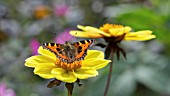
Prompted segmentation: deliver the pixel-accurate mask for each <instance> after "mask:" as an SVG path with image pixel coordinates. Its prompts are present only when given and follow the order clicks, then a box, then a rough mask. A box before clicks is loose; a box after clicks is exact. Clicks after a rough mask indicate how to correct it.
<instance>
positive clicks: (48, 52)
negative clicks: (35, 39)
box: [38, 46, 56, 62]
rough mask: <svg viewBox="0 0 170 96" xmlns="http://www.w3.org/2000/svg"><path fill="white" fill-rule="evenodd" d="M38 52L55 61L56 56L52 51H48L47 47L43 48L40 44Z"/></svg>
mask: <svg viewBox="0 0 170 96" xmlns="http://www.w3.org/2000/svg"><path fill="white" fill-rule="evenodd" d="M38 53H39V54H41V55H43V56H45V57H47V58H48V59H50V60H52V61H53V62H55V60H56V56H55V54H54V53H52V52H50V51H49V50H47V49H43V47H42V46H40V47H39V49H38Z"/></svg>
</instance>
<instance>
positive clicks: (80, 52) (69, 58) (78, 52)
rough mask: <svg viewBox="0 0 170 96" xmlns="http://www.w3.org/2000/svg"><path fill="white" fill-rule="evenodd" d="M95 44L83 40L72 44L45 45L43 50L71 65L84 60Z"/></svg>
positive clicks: (91, 41)
mask: <svg viewBox="0 0 170 96" xmlns="http://www.w3.org/2000/svg"><path fill="white" fill-rule="evenodd" d="M93 43H94V40H83V41H79V42H75V43H72V44H70V43H68V42H67V41H66V43H65V44H57V43H44V44H43V48H45V49H47V50H50V51H51V52H53V53H54V54H55V55H56V57H57V58H59V59H60V60H61V61H62V62H69V63H71V62H74V61H79V60H83V59H84V57H85V56H86V55H87V50H88V49H89V48H90V47H91V46H92V44H93Z"/></svg>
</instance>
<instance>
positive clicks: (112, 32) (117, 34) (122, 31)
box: [70, 24, 156, 41]
mask: <svg viewBox="0 0 170 96" xmlns="http://www.w3.org/2000/svg"><path fill="white" fill-rule="evenodd" d="M77 27H78V28H79V29H81V30H82V31H78V30H73V31H71V32H70V34H71V35H73V36H76V37H84V38H111V39H112V40H115V39H116V40H119V39H121V40H137V41H144V40H150V39H153V38H155V37H156V36H155V35H152V31H150V30H142V31H137V32H130V31H131V27H129V26H122V25H114V24H104V25H103V26H101V27H100V28H95V27H91V26H82V25H78V26H77ZM106 41H107V40H106Z"/></svg>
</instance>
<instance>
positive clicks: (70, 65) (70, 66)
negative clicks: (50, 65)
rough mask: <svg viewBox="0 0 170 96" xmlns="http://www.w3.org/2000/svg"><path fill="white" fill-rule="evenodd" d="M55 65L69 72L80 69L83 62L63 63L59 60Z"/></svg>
mask: <svg viewBox="0 0 170 96" xmlns="http://www.w3.org/2000/svg"><path fill="white" fill-rule="evenodd" d="M55 64H56V65H57V66H59V67H60V68H63V69H66V70H68V71H71V70H74V69H77V68H80V67H81V65H82V60H80V61H74V62H63V61H61V60H59V59H57V60H56V62H55Z"/></svg>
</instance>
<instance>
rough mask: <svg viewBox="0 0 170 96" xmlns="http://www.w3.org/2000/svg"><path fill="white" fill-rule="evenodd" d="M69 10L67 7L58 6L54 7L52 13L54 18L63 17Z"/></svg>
mask: <svg viewBox="0 0 170 96" xmlns="http://www.w3.org/2000/svg"><path fill="white" fill-rule="evenodd" d="M68 10H69V7H68V6H67V5H58V6H56V7H55V9H54V12H55V14H56V16H64V15H65V14H66V13H67V12H68Z"/></svg>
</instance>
